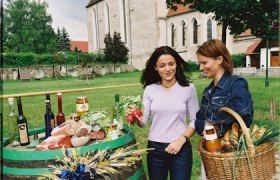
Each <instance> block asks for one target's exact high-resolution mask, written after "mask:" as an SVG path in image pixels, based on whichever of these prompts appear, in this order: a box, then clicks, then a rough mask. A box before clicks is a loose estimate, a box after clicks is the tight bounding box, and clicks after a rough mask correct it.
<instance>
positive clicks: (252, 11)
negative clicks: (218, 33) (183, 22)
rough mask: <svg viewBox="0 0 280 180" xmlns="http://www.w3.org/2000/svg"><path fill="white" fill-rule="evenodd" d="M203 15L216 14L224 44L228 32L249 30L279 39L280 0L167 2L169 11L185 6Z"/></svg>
mask: <svg viewBox="0 0 280 180" xmlns="http://www.w3.org/2000/svg"><path fill="white" fill-rule="evenodd" d="M189 3H191V6H190V7H191V8H193V9H196V10H198V11H199V12H201V13H214V14H215V16H214V19H215V20H216V21H218V22H219V23H221V24H222V26H223V30H222V41H223V42H224V43H226V29H227V28H229V30H230V34H231V35H235V36H237V35H239V34H241V33H242V32H244V31H246V30H247V29H250V30H251V31H252V34H254V35H255V36H256V37H260V38H263V39H275V38H278V30H279V29H278V26H279V19H278V18H279V9H278V7H279V1H278V0H257V1H256V0H243V1H240V0H166V4H167V7H168V8H172V9H176V8H177V7H176V4H182V5H186V4H189Z"/></svg>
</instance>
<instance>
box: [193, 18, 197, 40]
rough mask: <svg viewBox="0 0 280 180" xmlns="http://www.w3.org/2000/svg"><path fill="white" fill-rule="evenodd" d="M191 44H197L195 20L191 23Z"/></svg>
mask: <svg viewBox="0 0 280 180" xmlns="http://www.w3.org/2000/svg"><path fill="white" fill-rule="evenodd" d="M193 44H197V20H196V19H195V20H194V21H193Z"/></svg>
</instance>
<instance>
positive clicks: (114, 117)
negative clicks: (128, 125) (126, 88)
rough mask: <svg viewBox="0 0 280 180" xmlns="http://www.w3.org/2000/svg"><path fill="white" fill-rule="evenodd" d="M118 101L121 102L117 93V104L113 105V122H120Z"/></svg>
mask: <svg viewBox="0 0 280 180" xmlns="http://www.w3.org/2000/svg"><path fill="white" fill-rule="evenodd" d="M118 103H119V95H118V94H115V104H114V107H113V123H114V124H118V119H117V118H118Z"/></svg>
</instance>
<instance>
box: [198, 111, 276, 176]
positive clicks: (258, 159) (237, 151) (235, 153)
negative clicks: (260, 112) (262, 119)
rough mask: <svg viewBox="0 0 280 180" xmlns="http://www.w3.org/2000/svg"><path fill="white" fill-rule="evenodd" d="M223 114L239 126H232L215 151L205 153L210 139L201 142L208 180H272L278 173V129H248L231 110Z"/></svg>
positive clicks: (200, 150)
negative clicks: (276, 146) (276, 138)
mask: <svg viewBox="0 0 280 180" xmlns="http://www.w3.org/2000/svg"><path fill="white" fill-rule="evenodd" d="M220 111H224V112H226V113H229V114H231V115H232V116H233V117H234V118H235V119H236V120H237V122H238V124H239V125H238V124H237V123H234V124H233V125H232V128H231V130H229V131H228V132H226V134H225V135H224V137H223V139H222V140H221V147H220V148H219V150H217V151H215V152H210V151H209V150H206V149H207V147H206V143H207V140H205V139H203V140H201V141H200V142H199V145H198V150H199V152H200V155H201V158H202V162H203V165H204V169H205V173H206V177H207V179H229V180H231V179H258V180H260V179H272V178H273V177H274V175H275V173H276V162H275V152H274V141H273V140H274V138H275V137H277V136H278V135H279V129H278V127H273V126H270V127H266V128H265V127H262V128H259V127H258V126H257V125H252V127H251V128H250V129H249V128H247V127H246V125H245V123H244V121H243V119H242V118H241V117H240V116H239V115H238V114H237V113H236V112H235V111H233V110H232V109H230V108H227V107H222V108H221V109H220ZM239 127H240V128H239Z"/></svg>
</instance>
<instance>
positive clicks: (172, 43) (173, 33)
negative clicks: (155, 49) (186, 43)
mask: <svg viewBox="0 0 280 180" xmlns="http://www.w3.org/2000/svg"><path fill="white" fill-rule="evenodd" d="M171 46H172V47H174V46H175V26H174V24H172V26H171Z"/></svg>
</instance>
